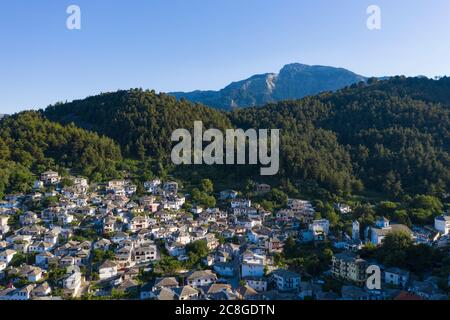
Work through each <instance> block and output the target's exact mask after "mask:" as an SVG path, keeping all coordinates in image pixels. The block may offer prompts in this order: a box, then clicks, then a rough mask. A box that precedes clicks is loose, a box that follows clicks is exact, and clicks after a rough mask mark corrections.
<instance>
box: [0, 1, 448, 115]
mask: <svg viewBox="0 0 450 320" xmlns="http://www.w3.org/2000/svg"><path fill="white" fill-rule="evenodd" d="M72 4H75V5H78V6H79V7H80V8H81V14H82V15H81V30H68V29H67V28H66V19H67V17H68V14H67V13H66V9H67V7H68V6H69V5H72ZM371 4H376V5H378V6H379V7H380V8H381V17H382V29H381V30H376V31H370V30H368V29H367V27H366V20H367V17H368V15H367V14H366V9H367V7H368V6H369V5H371ZM0 43H1V46H0V113H13V112H16V111H20V110H24V109H31V108H44V107H46V106H47V105H49V104H52V103H55V102H57V101H65V100H69V101H70V100H73V99H77V98H84V97H86V96H89V95H94V94H97V93H100V92H107V91H115V90H117V89H128V88H132V87H142V88H150V89H155V90H156V91H191V90H195V89H220V88H222V87H224V86H225V85H227V84H228V83H230V82H231V81H236V80H241V79H244V78H247V77H249V76H251V75H253V74H257V73H265V72H277V71H278V70H279V69H280V68H281V67H282V66H283V65H285V64H287V63H292V62H302V63H306V64H321V65H331V66H339V67H344V68H348V69H350V70H352V71H354V72H356V73H359V74H362V75H366V76H384V75H395V74H404V75H412V76H414V75H426V76H436V75H445V74H447V75H448V74H450V1H448V0H433V1H429V0H370V1H366V0H339V1H336V0H314V1H312V0H126V1H125V0H71V1H66V0H39V1H30V0H14V1H8V2H6V1H2V3H1V5H0Z"/></svg>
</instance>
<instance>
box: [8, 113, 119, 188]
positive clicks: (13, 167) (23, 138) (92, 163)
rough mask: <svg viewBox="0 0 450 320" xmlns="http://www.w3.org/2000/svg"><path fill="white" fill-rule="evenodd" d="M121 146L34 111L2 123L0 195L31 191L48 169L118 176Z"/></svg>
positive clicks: (92, 176)
mask: <svg viewBox="0 0 450 320" xmlns="http://www.w3.org/2000/svg"><path fill="white" fill-rule="evenodd" d="M121 161H122V156H121V152H120V147H119V146H118V145H117V143H115V142H114V141H113V140H111V139H110V138H106V137H100V136H99V135H98V134H96V133H92V132H88V131H86V130H84V129H80V128H78V127H76V126H75V125H73V124H71V125H68V126H62V125H61V124H59V123H55V122H51V121H49V120H47V119H45V118H44V117H43V116H42V115H41V114H40V113H38V112H35V111H27V112H22V113H19V114H16V115H13V116H9V117H7V118H5V119H3V120H2V121H1V123H0V196H1V195H3V193H5V192H25V191H28V190H30V187H31V186H32V183H33V180H34V179H35V177H34V176H33V174H39V173H41V172H43V171H46V170H48V169H61V170H64V168H70V169H72V170H73V171H74V173H77V174H82V175H84V176H87V177H89V178H91V179H93V180H101V179H105V178H108V177H113V176H117V175H118V172H117V168H118V165H119V164H120V162H121Z"/></svg>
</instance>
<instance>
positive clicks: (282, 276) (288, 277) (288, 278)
mask: <svg viewBox="0 0 450 320" xmlns="http://www.w3.org/2000/svg"><path fill="white" fill-rule="evenodd" d="M272 277H273V280H274V282H275V285H276V286H277V288H278V290H280V291H290V290H296V289H298V288H299V286H300V280H301V279H300V275H299V274H297V273H295V272H291V271H289V270H285V269H277V270H275V271H274V272H272Z"/></svg>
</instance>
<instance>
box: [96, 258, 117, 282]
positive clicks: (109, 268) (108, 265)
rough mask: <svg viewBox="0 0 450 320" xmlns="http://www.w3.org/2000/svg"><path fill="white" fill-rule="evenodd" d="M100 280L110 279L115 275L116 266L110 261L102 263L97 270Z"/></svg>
mask: <svg viewBox="0 0 450 320" xmlns="http://www.w3.org/2000/svg"><path fill="white" fill-rule="evenodd" d="M98 275H99V277H100V280H106V279H110V278H112V277H115V276H116V275H117V265H116V264H115V263H114V262H112V261H106V262H104V263H103V264H102V265H101V266H100V268H99V269H98Z"/></svg>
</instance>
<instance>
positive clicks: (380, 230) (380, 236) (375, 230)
mask: <svg viewBox="0 0 450 320" xmlns="http://www.w3.org/2000/svg"><path fill="white" fill-rule="evenodd" d="M391 232H403V233H406V234H409V235H410V236H411V238H412V237H413V233H412V231H411V230H410V229H409V228H408V227H407V226H405V225H403V224H390V222H389V220H388V219H386V218H384V217H381V218H378V219H377V221H376V226H375V227H371V228H370V237H369V239H370V242H371V243H372V244H374V245H380V244H381V243H382V242H383V240H384V238H385V237H386V236H387V235H388V234H389V233H391Z"/></svg>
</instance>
